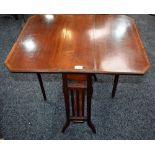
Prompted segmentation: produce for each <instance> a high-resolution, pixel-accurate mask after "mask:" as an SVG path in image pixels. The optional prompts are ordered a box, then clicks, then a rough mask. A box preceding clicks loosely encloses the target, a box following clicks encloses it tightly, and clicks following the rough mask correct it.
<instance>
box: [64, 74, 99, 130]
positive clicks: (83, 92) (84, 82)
mask: <svg viewBox="0 0 155 155" xmlns="http://www.w3.org/2000/svg"><path fill="white" fill-rule="evenodd" d="M62 79H63V92H64V99H65V108H66V122H65V125H64V126H63V129H62V132H65V130H66V128H67V127H68V126H69V124H70V121H73V122H75V123H83V122H84V121H87V124H88V126H89V127H90V128H91V129H92V131H93V132H94V133H96V129H95V127H94V125H93V123H92V122H91V98H92V75H91V74H63V75H62ZM85 96H87V103H86V106H87V115H86V116H85Z"/></svg>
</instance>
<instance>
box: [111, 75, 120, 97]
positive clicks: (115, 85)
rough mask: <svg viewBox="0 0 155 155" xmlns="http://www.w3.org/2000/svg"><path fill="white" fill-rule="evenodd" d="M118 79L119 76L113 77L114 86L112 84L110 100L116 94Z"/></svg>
mask: <svg viewBox="0 0 155 155" xmlns="http://www.w3.org/2000/svg"><path fill="white" fill-rule="evenodd" d="M118 79H119V75H115V77H114V84H113V90H112V98H114V97H115V94H116V90H117V84H118Z"/></svg>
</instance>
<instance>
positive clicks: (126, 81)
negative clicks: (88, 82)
mask: <svg viewBox="0 0 155 155" xmlns="http://www.w3.org/2000/svg"><path fill="white" fill-rule="evenodd" d="M130 16H132V17H133V18H134V19H135V20H136V23H137V25H138V27H139V29H140V31H141V36H142V39H143V41H144V44H145V47H146V49H147V52H148V55H149V57H150V61H151V69H150V71H149V72H148V73H147V74H146V75H145V76H143V77H140V76H121V77H120V81H119V85H118V90H117V94H116V97H115V98H114V99H112V98H111V90H112V81H113V76H107V75H97V78H98V82H95V83H94V85H93V86H94V94H93V99H92V121H93V123H94V124H95V126H96V130H97V133H96V134H93V133H92V131H91V130H90V129H89V128H88V127H87V124H86V123H84V124H71V125H70V126H69V128H68V129H67V130H66V132H65V133H64V134H62V133H61V128H62V126H63V123H64V122H65V109H64V99H63V94H62V89H61V85H62V83H61V75H52V74H50V75H49V74H44V75H42V77H43V80H44V85H45V90H46V93H47V98H48V101H47V102H44V100H43V98H42V94H41V91H40V87H39V83H38V81H37V76H36V75H35V74H13V73H10V72H9V71H8V69H7V68H6V67H5V66H4V61H5V59H6V57H7V55H8V53H9V51H10V49H11V47H12V45H13V43H14V42H15V40H16V37H17V36H18V34H19V32H20V29H21V24H22V22H23V19H22V16H21V17H20V19H19V20H15V19H14V18H13V17H0V124H1V126H0V127H1V132H2V134H3V137H4V139H155V17H153V16H150V15H130Z"/></svg>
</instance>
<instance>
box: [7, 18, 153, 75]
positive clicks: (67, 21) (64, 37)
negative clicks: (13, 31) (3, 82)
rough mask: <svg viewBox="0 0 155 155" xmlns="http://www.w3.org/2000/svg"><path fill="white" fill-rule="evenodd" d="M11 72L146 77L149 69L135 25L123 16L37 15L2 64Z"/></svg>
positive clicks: (27, 24)
mask: <svg viewBox="0 0 155 155" xmlns="http://www.w3.org/2000/svg"><path fill="white" fill-rule="evenodd" d="M5 64H6V66H7V67H8V68H9V70H10V71H11V72H47V73H48V72H49V73H50V72H53V73H54V72H56V73H57V72H60V73H63V72H67V73H71V72H75V73H76V72H78V73H107V74H144V73H145V72H146V71H147V70H148V68H149V66H150V63H149V60H148V57H147V54H146V50H145V48H144V45H143V43H142V41H141V38H140V35H139V32H138V29H137V27H136V24H135V22H134V20H133V19H132V18H130V17H128V16H125V15H35V16H32V17H30V18H29V19H28V21H27V23H26V24H25V26H24V28H23V30H22V31H21V33H20V35H19V37H18V39H17V40H16V42H15V44H14V46H13V47H12V49H11V51H10V53H9V55H8V57H7V59H6V61H5Z"/></svg>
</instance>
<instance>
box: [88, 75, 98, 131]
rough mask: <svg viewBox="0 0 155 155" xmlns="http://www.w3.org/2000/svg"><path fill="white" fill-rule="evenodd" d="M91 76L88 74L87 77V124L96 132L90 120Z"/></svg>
mask: <svg viewBox="0 0 155 155" xmlns="http://www.w3.org/2000/svg"><path fill="white" fill-rule="evenodd" d="M91 78H92V76H91V75H90V76H88V78H87V124H88V126H89V127H90V128H91V129H92V131H93V133H96V129H95V126H94V125H93V123H92V121H91V98H92V94H93V88H92V80H91Z"/></svg>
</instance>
